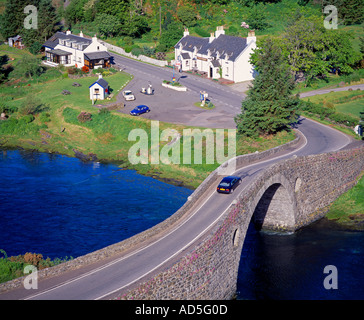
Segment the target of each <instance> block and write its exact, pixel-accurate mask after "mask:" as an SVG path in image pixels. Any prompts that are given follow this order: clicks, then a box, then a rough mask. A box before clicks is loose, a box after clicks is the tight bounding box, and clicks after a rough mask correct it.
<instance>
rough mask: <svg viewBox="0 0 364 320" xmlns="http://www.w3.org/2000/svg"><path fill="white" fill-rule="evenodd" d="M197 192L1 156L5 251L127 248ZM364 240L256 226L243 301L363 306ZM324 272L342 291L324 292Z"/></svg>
mask: <svg viewBox="0 0 364 320" xmlns="http://www.w3.org/2000/svg"><path fill="white" fill-rule="evenodd" d="M191 193H192V191H191V190H189V189H187V188H183V187H176V186H173V185H169V184H166V183H163V182H160V181H157V180H155V179H153V178H150V177H145V176H142V175H139V174H137V173H136V172H135V171H132V170H121V169H119V168H118V167H117V166H115V165H112V164H100V163H83V162H81V161H79V160H78V159H75V158H69V157H66V156H61V155H53V154H45V153H38V152H30V151H18V150H12V151H9V150H8V151H5V150H0V249H3V250H5V251H6V253H7V255H8V256H12V255H19V254H24V253H26V252H36V253H42V254H43V256H44V257H45V258H46V257H50V258H52V259H53V258H56V257H59V258H65V257H70V256H72V257H74V258H75V257H78V256H80V255H84V254H87V253H89V252H92V251H94V250H97V249H100V248H103V247H105V246H107V245H110V244H113V243H116V242H119V241H122V240H124V239H126V238H128V237H130V236H132V235H134V234H136V233H138V232H141V231H143V230H146V229H148V228H150V227H152V226H154V225H156V224H157V223H159V222H161V221H163V220H164V219H166V218H167V217H169V216H170V215H171V214H173V213H174V212H175V211H176V210H178V209H179V208H180V207H181V206H182V205H183V204H184V202H185V201H186V200H187V197H188V196H189V195H190V194H191ZM363 244H364V232H346V231H338V230H335V228H333V227H332V226H330V225H328V224H327V223H325V222H324V221H319V222H318V223H315V224H313V225H311V226H309V227H306V228H303V229H302V230H299V231H298V232H296V233H294V234H290V235H287V234H277V233H269V232H257V231H255V229H254V227H253V226H251V227H250V228H249V230H248V234H247V237H246V240H245V243H244V247H243V251H242V258H241V262H240V267H239V277H238V294H237V299H253V300H261V299H282V300H283V299H364V276H363V268H362V266H363V265H364V247H363ZM327 265H332V266H335V268H336V270H337V277H336V278H337V284H338V289H331V290H327V289H325V287H324V285H323V283H324V280H325V277H328V276H329V277H332V276H334V274H333V273H326V274H325V273H324V268H325V266H327Z"/></svg>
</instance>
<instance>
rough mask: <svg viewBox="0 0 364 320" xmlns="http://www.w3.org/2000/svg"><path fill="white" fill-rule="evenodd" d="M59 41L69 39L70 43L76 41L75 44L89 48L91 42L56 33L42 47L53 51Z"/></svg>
mask: <svg viewBox="0 0 364 320" xmlns="http://www.w3.org/2000/svg"><path fill="white" fill-rule="evenodd" d="M59 39H69V40H70V41H76V43H80V44H81V43H83V44H86V45H87V46H89V45H90V44H91V42H92V40H91V39H87V38H83V37H80V36H76V35H74V34H65V33H63V32H57V33H55V34H54V35H53V36H52V37H50V38H49V39H48V40H47V41H46V42H45V43H44V44H43V47H48V48H51V49H54V48H55V46H56V45H57V44H59Z"/></svg>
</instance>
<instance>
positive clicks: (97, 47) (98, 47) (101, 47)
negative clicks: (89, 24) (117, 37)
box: [83, 39, 107, 53]
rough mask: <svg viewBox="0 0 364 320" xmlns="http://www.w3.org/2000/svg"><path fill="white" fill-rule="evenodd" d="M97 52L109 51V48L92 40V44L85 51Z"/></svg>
mask: <svg viewBox="0 0 364 320" xmlns="http://www.w3.org/2000/svg"><path fill="white" fill-rule="evenodd" d="M97 51H107V47H105V46H104V45H103V44H101V43H100V42H98V41H97V40H96V41H95V40H94V39H93V40H92V42H91V44H90V45H89V46H88V47H87V48H86V49H85V50H83V52H84V53H87V52H97Z"/></svg>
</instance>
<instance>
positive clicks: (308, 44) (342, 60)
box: [252, 15, 362, 83]
mask: <svg viewBox="0 0 364 320" xmlns="http://www.w3.org/2000/svg"><path fill="white" fill-rule="evenodd" d="M296 18H297V19H296V20H294V21H290V22H289V23H288V26H287V28H286V30H285V32H284V34H283V37H282V38H280V39H276V42H277V44H278V45H279V46H280V48H281V50H282V52H283V54H284V56H285V58H286V59H287V61H288V64H289V67H290V70H291V73H292V74H293V75H294V76H295V79H296V80H297V81H306V82H307V83H309V82H310V81H311V80H312V79H314V78H316V77H326V76H327V75H328V73H329V72H332V73H338V74H348V73H350V72H352V71H353V67H354V66H356V65H358V64H359V62H360V60H361V58H362V54H360V53H359V52H358V51H356V50H354V48H353V46H352V42H351V37H352V36H351V34H350V33H347V32H344V31H341V30H328V29H325V28H324V26H323V23H322V19H320V18H316V17H309V18H306V17H304V16H299V15H298V16H297V17H296ZM258 47H259V49H258V51H260V52H263V51H266V50H269V49H268V47H267V46H266V44H265V41H264V40H263V41H262V42H261V43H260V44H259V45H258ZM258 59H259V55H258V54H257V53H255V54H253V56H252V61H253V63H254V64H256V63H257V60H258Z"/></svg>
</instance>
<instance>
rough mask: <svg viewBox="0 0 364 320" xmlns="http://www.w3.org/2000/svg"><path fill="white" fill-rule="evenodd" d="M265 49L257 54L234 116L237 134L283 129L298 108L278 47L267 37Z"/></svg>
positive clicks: (251, 134) (267, 132)
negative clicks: (245, 94) (252, 74)
mask: <svg viewBox="0 0 364 320" xmlns="http://www.w3.org/2000/svg"><path fill="white" fill-rule="evenodd" d="M265 48H266V50H264V51H260V52H259V53H258V56H259V57H258V59H257V62H256V70H257V72H258V74H257V76H256V78H255V79H254V80H253V83H252V85H253V86H252V88H251V89H250V90H249V92H248V97H247V98H246V99H245V100H244V101H243V102H242V113H241V114H239V115H238V116H236V117H235V122H236V124H237V128H238V130H239V132H240V133H242V134H245V135H247V136H252V137H256V136H258V135H261V134H273V133H276V132H277V131H279V130H282V129H285V128H287V127H288V125H289V124H290V123H291V122H292V120H293V119H294V116H295V110H296V107H297V105H298V98H297V97H293V96H292V90H293V88H294V78H293V77H292V75H291V73H290V70H289V66H288V64H287V63H286V59H285V58H284V56H283V54H282V50H281V48H280V46H279V45H277V43H275V42H274V41H273V40H272V39H271V38H268V39H266V41H265Z"/></svg>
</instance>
